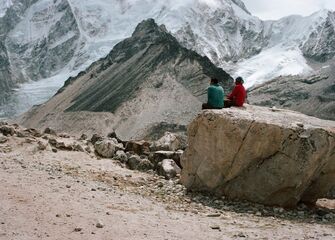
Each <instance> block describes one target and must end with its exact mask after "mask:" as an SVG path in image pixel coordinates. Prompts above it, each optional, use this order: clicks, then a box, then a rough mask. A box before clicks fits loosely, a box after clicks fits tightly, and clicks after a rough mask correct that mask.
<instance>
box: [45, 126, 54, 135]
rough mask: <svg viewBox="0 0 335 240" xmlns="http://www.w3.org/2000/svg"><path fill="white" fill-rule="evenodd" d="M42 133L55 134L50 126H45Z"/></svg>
mask: <svg viewBox="0 0 335 240" xmlns="http://www.w3.org/2000/svg"><path fill="white" fill-rule="evenodd" d="M44 133H45V134H49V135H54V136H57V133H56V131H55V130H53V129H51V128H49V127H47V128H46V129H45V130H44Z"/></svg>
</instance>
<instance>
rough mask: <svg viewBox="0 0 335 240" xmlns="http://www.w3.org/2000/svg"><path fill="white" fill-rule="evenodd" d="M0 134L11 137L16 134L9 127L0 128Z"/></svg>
mask: <svg viewBox="0 0 335 240" xmlns="http://www.w3.org/2000/svg"><path fill="white" fill-rule="evenodd" d="M0 133H2V134H3V135H5V136H13V135H14V134H15V133H16V131H15V129H14V128H13V127H11V126H2V127H0Z"/></svg>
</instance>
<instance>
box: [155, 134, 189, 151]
mask: <svg viewBox="0 0 335 240" xmlns="http://www.w3.org/2000/svg"><path fill="white" fill-rule="evenodd" d="M185 148H186V139H185V138H183V137H182V136H180V135H178V134H175V133H170V132H166V133H165V134H164V136H163V137H162V138H160V139H159V140H158V141H155V142H153V143H152V145H151V146H150V149H151V150H153V151H177V150H179V149H185Z"/></svg>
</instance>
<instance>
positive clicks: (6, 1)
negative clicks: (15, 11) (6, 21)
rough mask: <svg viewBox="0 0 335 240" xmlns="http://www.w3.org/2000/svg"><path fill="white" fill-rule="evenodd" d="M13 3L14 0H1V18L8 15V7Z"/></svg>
mask: <svg viewBox="0 0 335 240" xmlns="http://www.w3.org/2000/svg"><path fill="white" fill-rule="evenodd" d="M12 5H13V1H12V0H1V1H0V18H2V17H3V16H5V15H6V12H7V9H8V8H10V7H11V6H12Z"/></svg>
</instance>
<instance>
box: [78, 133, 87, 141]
mask: <svg viewBox="0 0 335 240" xmlns="http://www.w3.org/2000/svg"><path fill="white" fill-rule="evenodd" d="M87 138H88V137H87V135H86V134H82V135H81V136H80V138H79V140H87Z"/></svg>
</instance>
